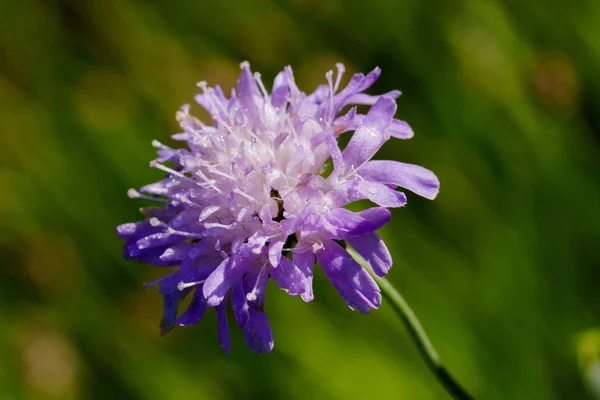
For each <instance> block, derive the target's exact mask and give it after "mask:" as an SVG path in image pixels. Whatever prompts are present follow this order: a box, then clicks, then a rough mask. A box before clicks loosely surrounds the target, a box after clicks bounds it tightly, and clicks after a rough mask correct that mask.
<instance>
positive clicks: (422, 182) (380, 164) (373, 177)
mask: <svg viewBox="0 0 600 400" xmlns="http://www.w3.org/2000/svg"><path fill="white" fill-rule="evenodd" d="M358 173H359V174H360V176H362V177H363V178H364V179H366V180H368V181H371V182H379V183H385V184H392V185H397V186H400V187H403V188H405V189H408V190H410V191H411V192H414V193H416V194H418V195H420V196H423V197H425V198H427V199H430V200H433V199H434V198H435V197H436V196H437V194H438V191H439V190H440V182H439V180H438V178H437V177H436V176H435V175H434V173H433V172H431V171H429V170H428V169H425V168H423V167H420V166H418V165H413V164H405V163H401V162H398V161H386V160H375V161H370V162H368V163H366V164H365V165H363V166H362V168H361V169H360V170H359V171H358Z"/></svg>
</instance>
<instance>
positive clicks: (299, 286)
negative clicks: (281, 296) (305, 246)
mask: <svg viewBox="0 0 600 400" xmlns="http://www.w3.org/2000/svg"><path fill="white" fill-rule="evenodd" d="M271 278H273V280H274V281H275V283H276V284H277V286H279V287H280V288H281V289H283V290H285V291H286V292H287V294H289V295H290V296H297V295H302V294H304V293H306V290H307V286H308V285H307V284H308V282H307V277H306V276H305V275H304V273H303V271H302V270H301V269H300V268H298V266H296V265H295V264H294V263H293V262H291V261H290V260H288V259H287V258H285V257H281V260H280V262H279V265H278V266H277V267H276V268H273V269H272V270H271Z"/></svg>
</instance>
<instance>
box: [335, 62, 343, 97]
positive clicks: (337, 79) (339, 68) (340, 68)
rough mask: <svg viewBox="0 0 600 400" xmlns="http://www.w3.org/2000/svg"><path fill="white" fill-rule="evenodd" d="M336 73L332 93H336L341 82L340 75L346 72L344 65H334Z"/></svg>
mask: <svg viewBox="0 0 600 400" xmlns="http://www.w3.org/2000/svg"><path fill="white" fill-rule="evenodd" d="M335 66H336V68H337V70H338V73H337V77H336V78H335V85H334V86H333V92H334V93H337V91H338V89H339V88H340V82H341V81H342V75H344V72H345V71H346V68H345V67H344V64H342V63H337V64H335Z"/></svg>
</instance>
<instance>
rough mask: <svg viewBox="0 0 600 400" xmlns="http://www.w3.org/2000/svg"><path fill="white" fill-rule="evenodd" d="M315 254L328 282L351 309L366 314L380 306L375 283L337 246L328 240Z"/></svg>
mask: <svg viewBox="0 0 600 400" xmlns="http://www.w3.org/2000/svg"><path fill="white" fill-rule="evenodd" d="M323 244H324V248H323V249H322V250H321V251H320V252H318V253H317V260H318V261H319V264H320V265H321V268H323V271H324V272H325V275H326V276H327V278H328V279H329V281H330V282H331V283H332V284H333V286H335V288H336V289H337V291H338V292H339V294H340V295H341V296H342V297H343V298H344V300H346V303H348V306H349V307H350V308H351V309H357V310H359V311H360V312H362V313H368V312H369V310H371V309H372V308H378V307H379V305H380V304H381V293H380V291H379V287H378V286H377V283H375V281H374V280H373V278H372V277H371V276H370V275H369V273H368V272H367V271H366V270H365V269H364V268H363V267H361V266H360V264H358V263H357V262H356V261H355V260H354V259H353V258H352V257H351V256H350V254H348V252H347V251H346V250H345V249H344V248H343V247H342V246H340V245H339V244H337V243H335V242H333V241H331V240H328V241H325V242H324V243H323Z"/></svg>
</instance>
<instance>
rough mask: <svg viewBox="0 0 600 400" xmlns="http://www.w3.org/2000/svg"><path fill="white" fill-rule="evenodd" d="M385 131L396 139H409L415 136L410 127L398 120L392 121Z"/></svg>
mask: <svg viewBox="0 0 600 400" xmlns="http://www.w3.org/2000/svg"><path fill="white" fill-rule="evenodd" d="M386 131H387V133H389V135H390V136H393V137H395V138H398V139H410V138H411V137H413V136H414V135H415V133H414V132H413V130H412V128H411V127H410V125H408V124H407V123H406V122H404V121H401V120H399V119H393V120H392V123H391V124H390V125H389V126H388V127H387V130H386Z"/></svg>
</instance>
